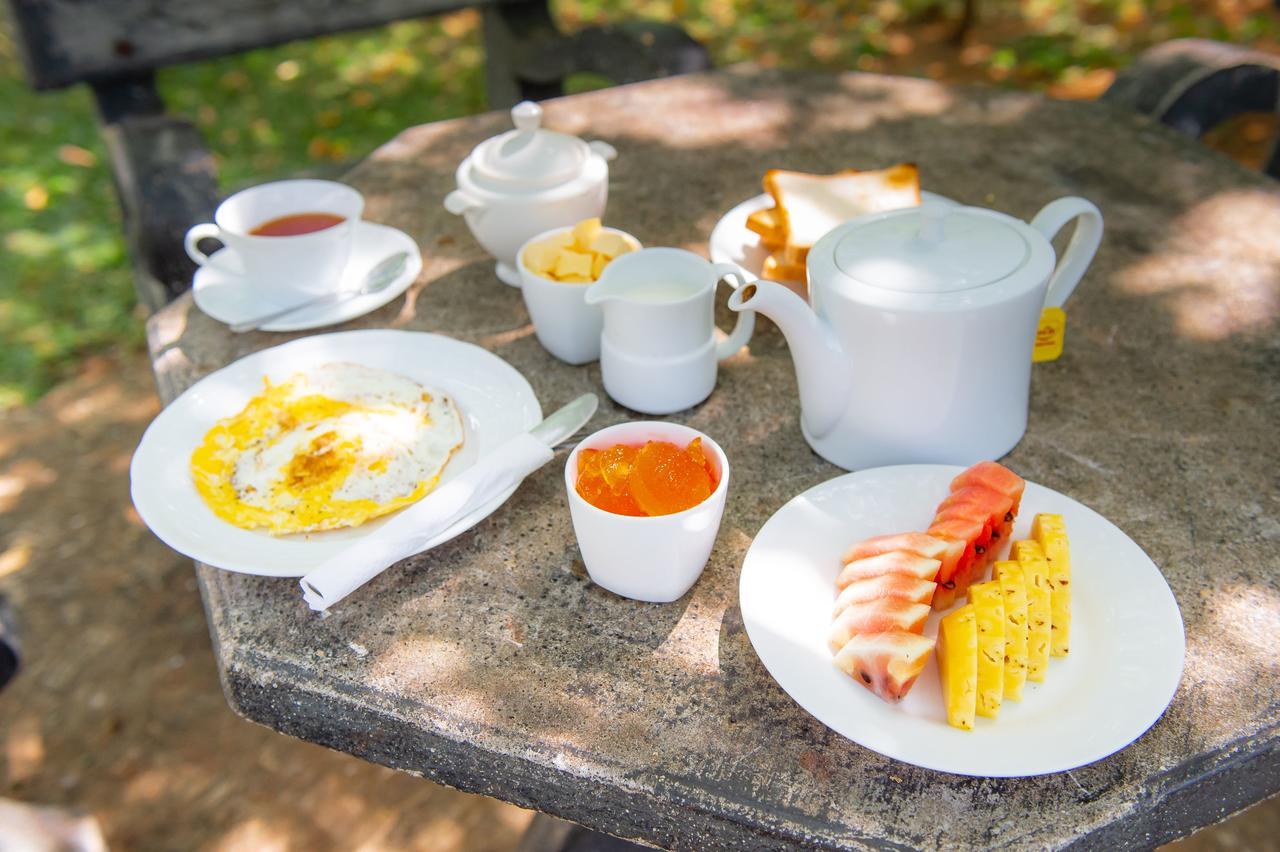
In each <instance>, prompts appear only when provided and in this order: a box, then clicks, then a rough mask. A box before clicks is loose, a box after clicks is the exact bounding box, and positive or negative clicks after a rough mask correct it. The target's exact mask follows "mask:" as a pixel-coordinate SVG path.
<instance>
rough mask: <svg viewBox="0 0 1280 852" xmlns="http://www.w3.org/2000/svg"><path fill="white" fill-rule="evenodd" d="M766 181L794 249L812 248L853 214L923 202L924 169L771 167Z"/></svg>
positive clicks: (790, 247) (788, 244) (900, 166)
mask: <svg viewBox="0 0 1280 852" xmlns="http://www.w3.org/2000/svg"><path fill="white" fill-rule="evenodd" d="M764 187H765V191H766V192H768V193H769V194H770V195H771V196H773V201H774V208H773V209H774V210H776V211H777V214H776V217H775V218H777V219H778V220H780V223H781V225H782V232H783V234H784V235H785V238H786V249H787V250H788V251H790V252H795V251H796V250H798V249H799V250H804V251H808V250H809V249H810V248H812V247H813V244H814V243H816V242H817V241H818V240H819V239H820V238H821V237H822V236H823V235H824V234H826V233H827V232H828V231H830V230H831V229H832V228H835V227H836V226H837V225H839V224H841V223H842V222H846V221H848V220H849V219H853V218H855V217H857V216H864V215H866V214H868V213H879V212H881V211H884V210H896V209H898V208H901V207H914V206H916V205H918V204H919V203H920V171H919V169H917V168H916V166H915V165H913V164H911V163H900V164H898V165H896V166H890V167H889V168H887V169H880V170H878V171H868V172H858V171H853V170H846V171H844V172H839V173H837V174H834V175H812V174H806V173H805V172H791V171H785V170H782V169H770V170H769V171H767V172H765V175H764ZM787 259H788V260H789V259H790V258H787Z"/></svg>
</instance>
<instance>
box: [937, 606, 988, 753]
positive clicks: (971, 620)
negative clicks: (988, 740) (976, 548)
mask: <svg viewBox="0 0 1280 852" xmlns="http://www.w3.org/2000/svg"><path fill="white" fill-rule="evenodd" d="M938 674H939V675H940V676H941V678H942V698H943V701H945V702H946V705H947V723H948V724H950V725H953V726H954V727H957V728H961V729H963V730H966V731H972V730H973V716H974V713H975V712H976V711H977V706H978V622H977V617H976V615H975V614H974V607H973V604H966V605H965V606H962V607H960V608H959V609H958V610H956V611H955V612H953V613H951V614H950V615H948V616H947V617H946V618H944V619H942V623H941V624H940V625H939V627H938Z"/></svg>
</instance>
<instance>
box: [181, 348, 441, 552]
mask: <svg viewBox="0 0 1280 852" xmlns="http://www.w3.org/2000/svg"><path fill="white" fill-rule="evenodd" d="M263 385H264V387H263V391H262V393H260V394H258V395H257V396H255V397H254V398H253V399H251V400H249V402H248V403H247V404H246V405H245V407H244V409H243V410H242V411H240V412H239V413H238V414H235V415H232V416H231V417H227V418H225V419H223V420H219V421H218V422H217V423H216V424H215V425H214V426H213V428H212V429H210V430H209V431H208V433H207V434H206V435H205V437H204V442H203V443H202V444H201V445H200V446H199V447H197V448H196V450H195V452H194V453H193V454H192V456H191V475H192V478H193V480H194V482H195V486H196V490H197V491H198V492H199V493H200V496H201V497H202V498H203V499H204V501H205V503H207V504H208V505H209V508H210V509H212V510H213V512H214V514H216V515H217V516H218V517H219V518H222V519H223V520H224V521H228V522H229V523H232V524H235V525H236V526H238V527H243V528H245V529H265V530H267V531H268V532H270V533H272V534H273V535H287V534H290V533H299V532H313V531H317V530H332V529H338V528H341V527H354V526H359V525H360V524H363V523H365V522H366V521H369V520H372V519H373V518H377V517H379V516H381V515H385V514H387V513H389V512H394V511H396V510H397V509H400V508H403V507H404V506H407V505H409V504H410V503H413V502H415V501H417V500H420V499H421V498H422V497H424V496H425V495H427V494H429V493H430V492H431V491H432V490H433V489H434V488H435V487H436V485H437V483H439V481H440V474H441V473H442V472H443V471H444V468H445V465H446V464H448V462H449V459H450V458H451V457H452V456H453V454H454V453H455V452H457V450H458V449H459V448H460V447H461V446H462V443H463V440H464V438H463V429H462V418H461V417H460V416H459V414H458V409H457V406H456V405H454V403H453V400H451V399H450V398H449V397H448V396H446V395H445V394H443V393H440V392H439V391H436V390H428V389H427V388H424V387H423V386H422V385H420V384H418V383H417V382H415V381H413V380H412V379H409V378H406V377H404V376H401V375H397V374H396V373H392V372H389V371H387V370H381V369H376V368H373V367H366V366H362V365H360V364H350V363H331V364H323V365H321V366H318V367H316V368H314V369H311V370H307V371H306V372H302V373H298V374H296V375H294V376H292V377H290V378H289V379H287V380H286V381H284V382H281V383H279V384H272V383H271V382H270V381H269V380H268V379H265V378H264V379H263Z"/></svg>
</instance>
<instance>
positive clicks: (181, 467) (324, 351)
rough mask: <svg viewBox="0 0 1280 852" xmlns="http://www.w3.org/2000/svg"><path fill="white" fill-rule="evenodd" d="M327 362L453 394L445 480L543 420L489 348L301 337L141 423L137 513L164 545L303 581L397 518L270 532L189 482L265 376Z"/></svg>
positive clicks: (439, 340)
mask: <svg viewBox="0 0 1280 852" xmlns="http://www.w3.org/2000/svg"><path fill="white" fill-rule="evenodd" d="M331 361H349V362H353V363H356V364H363V365H365V366H368V367H378V368H381V369H384V370H389V371H391V372H393V373H400V374H401V375H404V376H408V377H409V378H411V379H413V380H414V381H416V382H419V383H421V384H422V385H424V386H426V387H428V388H436V389H438V390H441V391H443V392H445V393H447V394H448V395H449V396H451V397H453V400H454V402H455V403H457V406H458V411H459V412H460V413H461V415H462V425H463V435H464V437H463V445H462V449H460V450H458V452H457V453H455V454H454V456H453V458H451V459H450V460H449V464H448V465H446V466H445V469H444V473H442V474H441V477H440V481H441V483H445V482H448V481H449V480H450V479H453V478H454V477H455V476H457V475H458V474H460V473H462V472H463V471H464V470H466V469H467V468H468V467H470V466H471V465H473V464H475V462H476V460H477V459H479V458H480V457H481V456H482V455H484V454H485V453H488V452H491V451H492V450H493V449H495V448H496V447H498V446H499V445H500V444H502V443H503V442H504V441H506V440H508V439H510V438H514V437H515V436H517V435H519V434H520V433H521V432H527V431H528V430H529V429H531V428H533V427H534V426H535V425H537V424H538V423H539V422H540V421H541V420H542V409H541V408H540V407H539V405H538V400H537V397H535V396H534V394H533V388H531V387H529V383H528V382H527V381H525V379H524V376H522V375H520V373H519V372H517V370H516V369H515V368H514V367H512V366H511V365H510V364H508V363H507V362H506V361H503V360H502V359H501V358H499V357H498V356H497V355H494V354H493V353H492V352H489V351H488V350H485V349H481V348H480V347H479V346H474V345H472V344H470V343H464V342H462V341H460V340H454V339H452V338H449V337H444V336H442V335H438V334H426V333H422V332H411V331H391V330H387V329H370V330H366V331H346V332H339V333H336V334H320V335H315V336H312V337H304V338H301V339H299V340H294V341H292V342H290V343H285V344H282V345H280V346H275V347H272V348H270V349H264V350H262V351H260V352H255V353H253V354H252V355H248V356H246V357H244V358H241V359H240V360H239V361H235V362H234V363H232V364H230V365H228V366H226V367H223V368H222V369H221V370H218V371H217V372H216V373H211V374H210V375H208V376H206V377H205V378H203V379H201V380H200V381H199V382H197V383H196V384H194V385H192V386H191V387H190V388H188V389H187V390H186V391H185V392H184V393H183V394H182V395H181V396H179V397H178V398H177V399H175V400H174V401H173V402H172V403H170V404H169V406H168V407H167V408H165V409H164V410H163V411H161V412H160V414H159V416H157V417H156V419H155V420H153V421H152V422H151V425H150V426H148V427H147V431H146V432H145V433H144V434H143V436H142V442H141V443H140V444H139V445H138V449H137V450H136V451H135V452H134V454H133V461H132V463H131V465H130V467H129V480H130V483H129V484H130V490H131V492H132V496H133V505H134V507H135V508H136V509H137V510H138V514H139V515H140V516H141V517H142V520H143V521H144V522H145V523H146V525H147V526H148V527H149V528H150V529H151V531H152V532H153V533H155V535H156V537H158V538H159V539H160V540H161V541H163V542H164V543H165V544H167V545H169V546H170V547H172V548H173V549H174V550H176V551H178V552H179V553H183V554H185V555H187V556H190V557H191V558H192V559H195V560H197V561H198V562H203V563H205V564H206V565H212V566H214V567H215V568H223V569H226V570H228V571H237V572H240V573H242V574H258V575H261V576H266V577H301V576H302V575H304V574H306V573H307V572H308V571H310V570H311V569H312V568H314V567H315V566H316V565H319V564H320V563H321V562H323V561H324V560H325V559H327V558H328V557H329V556H331V555H333V554H334V553H336V552H338V551H339V550H342V549H343V548H345V547H346V546H347V545H349V544H351V543H352V542H353V541H356V540H358V539H360V538H363V537H365V536H367V535H371V534H372V533H374V532H375V531H376V530H377V529H378V528H379V527H381V526H382V524H384V523H386V521H387V520H388V519H389V518H390V517H393V516H392V515H388V516H387V517H385V518H379V519H375V520H373V521H370V522H368V523H366V524H361V525H360V526H358V527H352V528H349V529H340V530H328V531H325V532H315V533H298V534H296V535H286V536H273V535H270V534H268V533H266V532H263V531H261V530H246V529H241V528H240V527H237V526H234V525H233V524H230V523H227V522H226V521H224V520H222V519H221V518H219V517H218V516H217V515H215V514H214V513H213V511H212V510H211V509H210V508H209V507H208V506H207V505H206V504H205V502H204V500H203V499H201V497H200V495H199V493H198V492H197V491H196V488H195V485H194V483H193V482H192V481H191V473H190V459H191V453H192V451H193V450H194V449H195V448H196V447H197V446H198V445H199V444H200V442H201V441H203V440H204V436H205V433H206V432H208V431H209V428H210V427H212V426H213V424H214V423H215V422H217V421H218V420H220V419H221V418H223V417H228V416H230V415H232V414H235V413H236V412H237V411H240V410H241V409H242V408H243V407H244V405H245V403H247V402H248V401H249V400H250V399H251V398H252V397H253V396H254V395H256V394H258V393H260V392H261V391H262V379H263V377H264V376H265V377H267V378H270V379H271V380H272V381H275V382H279V381H283V380H285V379H287V378H289V377H290V376H292V375H293V374H295V373H297V372H299V371H301V370H305V369H307V368H308V367H314V366H316V365H318V364H323V363H326V362H331ZM514 492H515V487H512V488H510V489H508V490H507V491H506V492H504V493H502V494H499V495H497V496H496V497H494V498H493V499H492V500H490V501H489V502H488V503H486V504H485V505H483V506H481V507H480V508H478V509H477V510H476V511H474V512H472V513H471V514H469V515H466V516H465V517H463V518H461V519H459V521H458V522H457V523H455V524H454V525H453V526H451V527H449V529H447V530H445V531H444V532H442V533H441V534H440V535H438V536H436V537H435V538H434V539H432V541H431V543H430V544H429V545H428V547H435V546H436V545H438V544H443V543H444V542H446V541H448V540H449V539H451V538H453V537H455V536H457V535H460V534H461V533H463V532H465V531H466V530H469V529H471V527H473V526H475V525H476V524H478V523H479V522H480V521H481V520H483V519H484V518H486V517H488V516H489V515H490V514H491V513H493V512H494V511H495V510H496V509H497V508H498V507H499V506H501V505H502V504H503V503H505V502H506V500H507V498H508V497H510V496H511V495H512V493H514Z"/></svg>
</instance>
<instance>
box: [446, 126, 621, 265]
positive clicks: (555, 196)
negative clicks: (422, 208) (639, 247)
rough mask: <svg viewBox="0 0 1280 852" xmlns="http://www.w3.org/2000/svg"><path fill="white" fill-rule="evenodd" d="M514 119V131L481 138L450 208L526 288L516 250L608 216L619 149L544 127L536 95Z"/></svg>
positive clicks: (460, 173)
mask: <svg viewBox="0 0 1280 852" xmlns="http://www.w3.org/2000/svg"><path fill="white" fill-rule="evenodd" d="M511 120H512V122H513V123H514V124H515V126H516V129H515V130H509V131H507V132H506V133H503V134H500V135H498V136H494V137H492V138H490V139H486V140H485V141H483V142H481V143H480V144H479V145H477V146H476V147H475V149H474V150H473V151H472V152H471V153H470V154H468V155H467V157H466V159H464V160H463V161H462V162H461V163H460V164H459V165H458V171H457V172H456V174H455V177H456V179H457V182H458V188H457V189H455V190H454V191H453V192H451V193H449V194H448V195H447V196H445V199H444V207H445V209H446V210H448V211H449V212H450V213H453V214H455V215H461V216H463V217H464V218H465V219H466V221H467V227H469V228H470V229H471V233H472V234H473V235H474V236H475V238H476V241H477V242H479V243H480V245H482V246H484V249H485V251H487V252H489V254H491V255H493V256H494V258H495V259H496V260H497V261H498V266H497V274H498V278H499V279H501V280H502V281H503V282H504V283H507V284H510V285H511V286H512V287H519V286H520V273H519V270H518V266H517V264H516V253H517V252H519V250H520V246H522V245H524V243H525V242H526V241H527V240H528V239H529V238H530V237H533V236H536V235H538V234H540V233H542V232H543V231H549V230H551V229H553V228H561V227H568V226H570V225H574V224H577V223H578V222H580V221H582V220H583V219H590V218H592V217H598V218H603V217H604V207H605V203H606V202H607V201H608V197H609V160H612V159H613V158H615V157H616V156H618V152H617V151H616V150H614V148H613V146H612V145H610V144H609V143H607V142H599V141H596V142H590V143H588V142H584V141H582V140H581V139H579V138H578V137H576V136H569V135H568V134H565V133H556V132H554V131H551V130H546V129H544V128H543V127H542V107H540V106H538V105H537V104H535V103H533V102H532V101H522V102H521V103H518V104H516V105H515V106H514V107H512V108H511Z"/></svg>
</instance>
